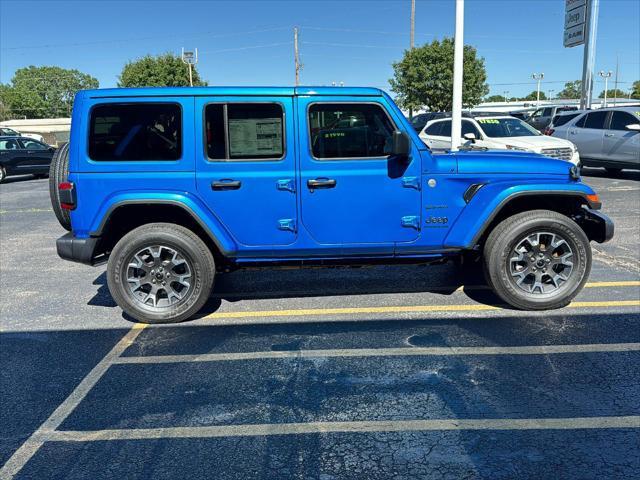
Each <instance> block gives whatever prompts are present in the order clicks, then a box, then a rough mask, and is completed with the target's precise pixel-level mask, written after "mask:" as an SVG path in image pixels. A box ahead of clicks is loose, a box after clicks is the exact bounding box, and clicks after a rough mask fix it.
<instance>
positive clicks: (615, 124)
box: [609, 112, 640, 130]
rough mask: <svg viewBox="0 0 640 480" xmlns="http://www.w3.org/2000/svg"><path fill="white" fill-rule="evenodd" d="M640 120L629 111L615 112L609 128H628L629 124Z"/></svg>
mask: <svg viewBox="0 0 640 480" xmlns="http://www.w3.org/2000/svg"><path fill="white" fill-rule="evenodd" d="M638 123H640V121H638V119H637V118H636V117H634V116H633V115H631V114H630V113H627V112H613V116H612V117H611V125H610V126H609V130H626V129H627V128H626V127H627V125H633V124H638Z"/></svg>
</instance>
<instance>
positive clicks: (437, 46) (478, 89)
mask: <svg viewBox="0 0 640 480" xmlns="http://www.w3.org/2000/svg"><path fill="white" fill-rule="evenodd" d="M393 70H394V76H393V78H392V79H390V80H389V84H390V85H391V90H392V91H393V92H395V93H396V94H397V98H396V101H397V102H398V104H399V105H400V107H402V108H405V109H410V108H412V109H415V110H417V109H420V108H423V107H426V108H428V109H429V110H431V111H434V112H437V111H448V110H451V107H452V103H453V93H452V90H453V39H452V38H445V39H443V40H442V41H438V40H434V41H433V42H431V43H429V44H425V45H423V46H421V47H416V48H414V49H412V50H406V51H405V53H404V57H403V58H402V60H400V61H399V62H396V63H394V64H393ZM486 81H487V73H486V70H485V66H484V58H482V57H478V56H477V52H476V49H475V48H474V47H472V46H470V45H465V46H464V70H463V87H462V103H463V105H464V106H465V107H473V106H475V105H477V104H479V103H480V102H481V101H482V98H483V97H484V96H485V95H486V94H487V93H489V87H488V86H487V83H486Z"/></svg>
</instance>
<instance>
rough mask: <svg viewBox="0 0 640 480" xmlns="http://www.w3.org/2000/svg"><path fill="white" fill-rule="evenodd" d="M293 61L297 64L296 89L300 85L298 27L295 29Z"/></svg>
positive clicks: (300, 67) (300, 66)
mask: <svg viewBox="0 0 640 480" xmlns="http://www.w3.org/2000/svg"><path fill="white" fill-rule="evenodd" d="M293 60H294V62H295V69H296V87H297V86H298V85H300V70H301V69H302V65H300V57H299V56H298V27H293Z"/></svg>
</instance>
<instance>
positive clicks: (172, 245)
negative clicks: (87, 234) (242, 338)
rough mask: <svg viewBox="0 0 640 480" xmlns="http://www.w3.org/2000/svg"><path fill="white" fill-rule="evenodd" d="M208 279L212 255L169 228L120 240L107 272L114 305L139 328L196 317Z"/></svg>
mask: <svg viewBox="0 0 640 480" xmlns="http://www.w3.org/2000/svg"><path fill="white" fill-rule="evenodd" d="M214 274H215V264H214V261H213V255H212V254H211V251H210V250H209V248H208V247H207V246H206V245H205V243H204V242H203V241H202V240H201V239H200V237H198V236H197V235H196V234H195V233H193V232H192V231H190V230H188V229H186V228H184V227H181V226H179V225H174V224H170V223H153V224H148V225H143V226H141V227H138V228H136V229H135V230H132V231H131V232H129V233H128V234H126V235H125V236H124V237H122V239H121V240H120V241H119V242H118V243H117V244H116V246H115V248H114V249H113V251H112V252H111V255H110V257H109V264H108V267H107V281H108V285H109V291H110V292H111V295H112V296H113V298H114V300H115V301H116V303H117V304H118V305H119V306H120V308H122V309H123V310H124V311H125V312H126V313H127V314H129V315H130V316H132V317H133V318H135V319H136V320H138V321H140V322H144V323H176V322H180V321H182V320H185V319H187V318H189V317H191V316H192V315H194V314H195V313H197V312H198V311H199V310H200V309H201V308H202V307H203V305H204V304H205V303H206V301H207V299H208V298H209V294H210V292H211V288H212V286H213V278H214Z"/></svg>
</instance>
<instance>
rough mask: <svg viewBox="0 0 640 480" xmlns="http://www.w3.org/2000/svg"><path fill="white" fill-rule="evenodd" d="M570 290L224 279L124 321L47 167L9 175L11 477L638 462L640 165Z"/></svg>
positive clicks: (603, 191) (317, 473)
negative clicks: (67, 223)
mask: <svg viewBox="0 0 640 480" xmlns="http://www.w3.org/2000/svg"><path fill="white" fill-rule="evenodd" d="M585 174H586V177H585V181H586V182H587V183H589V184H591V185H592V186H593V187H594V188H595V189H596V190H597V191H598V192H599V193H600V196H601V198H602V200H603V203H604V207H603V211H604V213H606V214H608V215H609V216H611V217H612V218H613V220H614V222H615V223H616V236H615V237H614V239H613V241H612V242H611V243H608V244H604V245H597V244H595V245H594V264H593V269H592V273H591V277H590V280H589V283H588V284H587V288H585V289H584V291H583V292H582V293H581V294H580V295H579V296H578V298H576V300H575V302H574V303H573V304H572V305H570V306H569V307H567V308H565V309H562V310H558V311H553V312H540V313H525V312H518V311H513V310H508V309H504V308H501V307H500V306H499V305H498V303H497V300H496V299H495V298H493V297H492V296H491V295H490V293H489V292H488V291H487V290H486V289H485V288H483V286H482V284H481V281H480V280H479V279H474V278H465V281H464V282H462V281H461V280H462V278H463V277H464V276H463V275H461V272H460V270H459V269H457V268H456V267H455V266H453V265H440V266H433V267H420V266H398V267H375V268H363V269H314V270H281V271H243V272H235V273H232V274H227V275H222V276H220V277H219V278H218V279H217V283H216V287H215V289H214V294H213V296H212V298H211V300H210V302H209V304H208V305H207V306H206V308H205V311H204V312H203V316H202V318H200V319H198V320H195V321H192V322H187V323H184V324H180V325H173V326H157V327H151V326H146V327H145V326H142V325H138V324H133V323H132V322H131V321H129V320H128V319H126V318H124V317H123V316H122V313H121V311H120V310H119V309H118V308H117V307H116V306H115V304H114V302H113V300H112V299H111V297H110V295H109V292H108V290H107V288H106V279H105V275H104V268H103V267H99V268H91V267H85V266H82V265H75V264H71V263H68V262H64V261H62V260H60V259H59V258H58V257H57V255H56V253H55V239H56V238H57V237H58V236H60V235H61V234H62V233H63V230H62V229H61V228H60V227H59V226H58V224H57V222H56V220H55V217H54V215H53V213H52V211H51V208H50V204H49V199H48V184H47V180H33V179H31V178H28V177H25V178H19V177H16V178H10V179H8V181H7V183H6V184H5V183H3V184H2V185H0V302H1V317H2V318H1V333H0V359H1V371H0V375H1V379H2V384H1V389H0V390H1V392H0V395H1V398H0V405H1V407H0V409H1V411H0V413H1V417H2V418H1V423H0V465H4V466H3V467H2V469H1V470H0V478H1V479H5V478H14V477H15V478H20V479H45V478H46V479H49V478H65V479H86V478H91V479H121V478H127V479H174V478H184V479H205V478H215V479H252V478H269V479H276V478H277V479H280V478H283V479H285V478H286V479H289V478H300V479H322V480H331V479H343V478H349V479H388V478H398V479H414V478H437V479H439V478H452V479H454V478H455V479H459V478H491V479H502V478H504V479H507V478H508V479H512V478H580V479H587V478H594V479H595V478H598V479H600V478H633V477H637V475H638V472H640V242H639V241H638V239H639V238H640V172H623V173H622V174H620V175H618V176H616V177H607V176H605V174H604V172H603V171H600V170H595V169H593V170H585Z"/></svg>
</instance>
